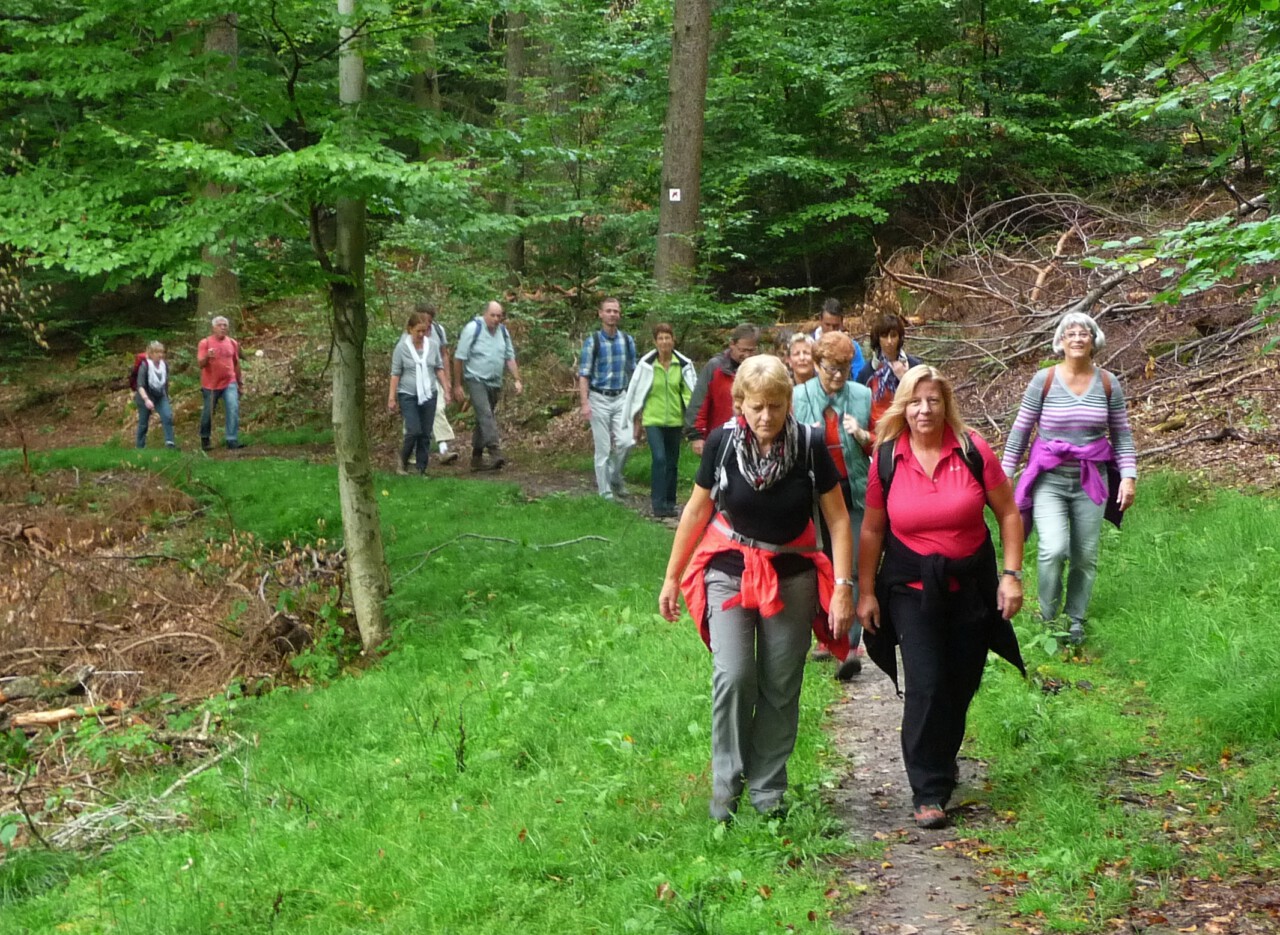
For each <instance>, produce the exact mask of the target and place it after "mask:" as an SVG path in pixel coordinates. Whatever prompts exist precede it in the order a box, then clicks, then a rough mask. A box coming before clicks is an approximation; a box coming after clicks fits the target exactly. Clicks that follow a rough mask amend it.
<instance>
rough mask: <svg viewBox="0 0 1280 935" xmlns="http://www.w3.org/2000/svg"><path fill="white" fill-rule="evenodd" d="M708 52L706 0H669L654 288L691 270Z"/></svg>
mask: <svg viewBox="0 0 1280 935" xmlns="http://www.w3.org/2000/svg"><path fill="white" fill-rule="evenodd" d="M710 54H711V0H675V25H674V28H673V30H672V36H671V70H670V74H669V75H668V77H667V84H668V88H669V98H668V103H667V120H666V125H665V127H664V130H663V135H662V181H661V185H660V188H659V191H658V205H659V207H658V244H657V250H656V253H655V256H654V263H653V278H654V279H655V280H656V281H657V284H658V286H659V287H660V288H667V289H669V288H677V287H681V286H687V285H690V284H691V282H692V280H693V276H694V273H695V270H696V265H697V253H698V248H697V241H696V238H697V234H698V211H699V207H700V200H701V198H702V134H703V126H704V125H705V122H706V116H705V113H704V111H705V108H706V100H707V68H708V58H709V56H710Z"/></svg>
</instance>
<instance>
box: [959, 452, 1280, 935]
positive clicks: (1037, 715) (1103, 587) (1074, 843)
mask: <svg viewBox="0 0 1280 935" xmlns="http://www.w3.org/2000/svg"><path fill="white" fill-rule="evenodd" d="M1142 489H1143V499H1142V503H1141V504H1140V506H1139V507H1135V509H1134V510H1133V512H1132V513H1131V514H1130V515H1128V516H1127V517H1126V519H1125V524H1124V529H1123V532H1119V531H1115V530H1112V531H1110V532H1108V533H1107V535H1106V536H1105V538H1104V541H1103V544H1102V561H1101V564H1100V571H1101V574H1100V575H1099V578H1098V583H1097V587H1096V590H1095V592H1094V599H1093V604H1092V606H1091V608H1090V621H1089V628H1088V634H1089V636H1088V642H1087V643H1086V644H1085V648H1084V650H1083V651H1076V652H1072V653H1071V654H1070V655H1069V656H1066V657H1065V658H1064V655H1063V653H1061V652H1059V653H1056V654H1054V655H1053V656H1052V657H1050V658H1046V657H1045V656H1044V655H1040V654H1039V653H1037V652H1035V651H1034V647H1035V646H1036V644H1037V642H1038V641H1039V640H1040V639H1041V635H1042V632H1043V631H1042V630H1041V629H1040V628H1039V625H1038V624H1036V623H1033V622H1030V621H1022V622H1020V623H1019V637H1020V640H1021V642H1022V645H1023V647H1024V649H1026V648H1032V650H1033V651H1031V652H1028V653H1027V656H1028V661H1029V663H1030V666H1031V669H1032V672H1031V679H1030V681H1029V684H1024V683H1022V682H1021V680H1019V679H1018V678H1017V677H1016V676H1012V675H1010V674H1009V673H1008V672H1007V671H1005V669H1004V668H1002V667H1000V666H995V667H994V669H993V670H992V671H990V672H989V673H988V678H987V679H986V680H985V681H984V688H983V691H982V692H980V693H979V695H978V698H977V699H976V701H975V703H974V706H973V708H972V710H971V712H970V728H971V733H972V736H973V738H974V740H975V742H976V752H977V753H978V754H979V755H981V756H982V757H983V759H984V760H986V761H987V762H988V764H989V767H990V772H989V775H990V779H991V782H992V789H993V792H994V796H995V798H994V800H993V802H992V804H993V806H994V807H995V808H996V809H997V811H998V812H1000V813H1002V814H1004V815H1005V817H1006V818H1007V819H1013V818H1016V819H1017V820H1016V821H1012V820H1009V821H1006V822H1002V823H1001V824H999V825H998V826H995V827H992V828H989V829H985V830H986V831H987V832H988V833H987V834H985V835H984V836H985V837H987V840H988V841H989V842H992V843H994V844H995V845H996V846H997V847H998V848H999V849H1000V850H1001V852H1002V856H1001V858H1000V865H1001V866H1002V867H1005V868H1009V871H1010V872H1023V873H1026V874H1027V875H1028V885H1027V888H1026V890H1025V892H1024V893H1023V895H1022V896H1020V898H1019V904H1018V907H1019V909H1020V910H1021V911H1022V912H1024V913H1027V912H1036V911H1042V912H1044V913H1045V915H1046V916H1048V921H1049V924H1050V925H1051V926H1052V927H1053V928H1055V929H1056V930H1059V931H1095V930H1097V928H1098V927H1100V926H1102V925H1104V924H1105V920H1106V919H1108V918H1111V917H1114V916H1117V915H1119V914H1122V913H1124V912H1125V911H1126V909H1127V907H1128V906H1130V905H1131V904H1132V903H1133V901H1134V900H1135V898H1139V899H1140V898H1142V897H1141V896H1138V897H1135V895H1134V891H1135V889H1141V888H1142V887H1143V886H1144V885H1147V884H1144V883H1143V882H1142V881H1149V880H1158V879H1162V878H1164V877H1165V876H1167V875H1168V874H1169V873H1170V872H1171V871H1172V870H1173V869H1174V868H1177V869H1178V870H1179V871H1180V872H1182V873H1187V874H1196V873H1203V874H1210V873H1218V874H1221V875H1224V876H1229V875H1230V874H1231V873H1233V872H1243V873H1249V872H1252V871H1253V870H1254V869H1256V868H1257V867H1258V866H1260V865H1264V864H1266V863H1267V862H1268V861H1269V858H1268V857H1267V856H1266V855H1267V853H1268V852H1269V851H1270V850H1272V849H1273V848H1274V847H1275V846H1276V843H1277V842H1276V839H1275V828H1274V823H1270V822H1267V821H1260V820H1259V814H1260V812H1259V809H1263V808H1264V807H1265V806H1264V805H1263V801H1264V800H1265V799H1266V797H1267V796H1268V795H1270V794H1271V791H1272V790H1273V789H1274V787H1275V783H1276V782H1277V781H1280V768H1277V766H1276V763H1277V760H1276V753H1277V752H1280V692H1278V691H1277V689H1276V685H1275V679H1274V677H1273V676H1274V672H1275V669H1276V667H1277V666H1280V646H1278V645H1277V643H1276V640H1275V639H1274V633H1273V632H1272V631H1273V627H1272V621H1273V620H1274V619H1275V616H1276V614H1277V613H1278V612H1280V598H1278V597H1277V596H1276V594H1275V593H1273V592H1274V590H1275V589H1274V588H1266V587H1260V586H1259V582H1263V581H1270V580H1273V579H1274V578H1275V576H1276V575H1277V574H1280V553H1277V550H1276V548H1275V546H1274V541H1273V540H1274V534H1273V531H1274V529H1275V524H1276V522H1277V520H1278V519H1280V502H1277V501H1276V500H1274V499H1263V498H1259V497H1246V496H1243V495H1241V494H1238V493H1234V492H1230V491H1216V490H1214V489H1212V488H1211V487H1209V486H1208V485H1207V484H1206V483H1204V482H1203V481H1202V480H1200V479H1198V478H1195V477H1185V476H1179V475H1166V476H1159V477H1152V478H1148V479H1146V480H1144V481H1143V487H1142ZM1228 540H1229V541H1230V542H1231V548H1230V549H1223V547H1222V543H1223V542H1224V541H1228ZM1029 553H1030V554H1034V542H1033V543H1032V545H1031V547H1030V549H1029ZM1029 570H1030V571H1031V572H1032V575H1034V563H1031V565H1030V566H1029ZM1034 587H1035V585H1034V583H1033V582H1029V583H1028V593H1034ZM1024 616H1026V615H1024ZM993 676H994V677H993ZM1194 777H1202V778H1194ZM1135 805H1136V806H1137V807H1135ZM1224 815H1229V816H1230V817H1229V818H1224V817H1223V816H1224ZM1219 836H1221V839H1222V844H1221V845H1220V846H1217V847H1213V848H1206V849H1201V848H1200V847H1198V846H1197V845H1198V842H1199V841H1201V840H1202V839H1204V838H1206V837H1207V838H1210V839H1216V838H1218V837H1219ZM1228 851H1229V852H1230V856H1229V857H1228V856H1226V853H1225V852H1228ZM1213 852H1216V854H1215V853H1213ZM1223 862H1225V864H1224V863H1223Z"/></svg>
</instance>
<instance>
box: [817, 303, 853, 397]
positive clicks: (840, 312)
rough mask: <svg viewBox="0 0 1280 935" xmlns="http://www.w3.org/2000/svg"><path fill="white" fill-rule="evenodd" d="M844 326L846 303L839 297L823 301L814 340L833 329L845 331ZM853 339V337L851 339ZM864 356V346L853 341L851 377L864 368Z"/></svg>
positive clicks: (850, 365)
mask: <svg viewBox="0 0 1280 935" xmlns="http://www.w3.org/2000/svg"><path fill="white" fill-rule="evenodd" d="M844 330H845V326H844V305H843V304H842V303H841V302H840V300H839V299H836V298H830V299H826V300H824V301H823V303H822V314H821V315H820V316H819V317H818V327H816V328H814V329H813V340H814V341H818V340H820V339H821V338H822V336H823V335H824V334H830V333H831V332H833V331H840V332H843V331H844ZM850 340H852V339H850ZM862 366H863V356H862V348H861V347H859V346H858V342H857V341H854V342H853V360H852V361H851V363H850V364H849V367H850V370H849V379H850V380H852V379H854V378H855V377H856V376H857V375H858V373H859V372H860V371H861V370H862Z"/></svg>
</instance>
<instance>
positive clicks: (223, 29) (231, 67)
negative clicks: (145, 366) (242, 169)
mask: <svg viewBox="0 0 1280 935" xmlns="http://www.w3.org/2000/svg"><path fill="white" fill-rule="evenodd" d="M238 24H239V18H238V16H237V14H235V13H226V14H223V15H222V16H219V17H218V18H217V19H216V20H214V21H213V23H211V24H210V26H209V29H208V31H207V32H206V33H205V37H204V50H205V52H213V53H219V54H221V55H223V56H225V57H226V60H227V64H226V67H227V69H228V71H235V69H236V67H237V62H238V59H239V54H240V39H239V33H238V31H237V27H238ZM206 135H207V136H208V138H209V139H210V140H213V141H216V140H219V139H221V138H222V137H223V136H225V135H226V128H225V127H224V126H223V125H222V124H220V123H217V122H214V123H211V124H210V125H209V126H208V127H207V128H206ZM231 190H232V189H227V188H223V187H222V186H221V185H216V184H214V183H212V182H210V183H209V184H207V185H205V187H204V197H205V198H210V199H216V198H221V197H222V196H223V195H224V194H226V193H227V192H229V191H231ZM235 253H236V245H235V241H234V240H229V241H227V242H226V243H219V244H205V245H204V246H203V247H202V248H201V249H200V258H201V259H202V260H204V262H206V263H208V264H209V265H210V266H212V267H213V272H211V273H201V274H200V285H199V287H198V291H197V292H196V316H197V318H199V319H201V320H203V321H208V320H209V319H211V318H213V317H214V316H215V315H226V316H228V317H230V316H231V314H232V313H234V312H237V311H239V309H240V278H239V277H238V276H237V275H236V273H235V269H234V264H235Z"/></svg>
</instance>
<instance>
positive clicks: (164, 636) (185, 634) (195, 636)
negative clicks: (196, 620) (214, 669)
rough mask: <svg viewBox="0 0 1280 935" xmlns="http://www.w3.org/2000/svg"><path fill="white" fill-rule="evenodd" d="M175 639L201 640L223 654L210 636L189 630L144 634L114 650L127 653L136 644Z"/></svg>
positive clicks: (136, 645)
mask: <svg viewBox="0 0 1280 935" xmlns="http://www.w3.org/2000/svg"><path fill="white" fill-rule="evenodd" d="M175 639H192V640H203V641H204V642H206V643H208V644H209V645H210V646H212V647H213V649H214V652H216V653H217V654H218V656H219V657H221V656H222V655H223V653H222V646H221V645H220V644H219V643H218V641H217V640H215V639H213V638H212V637H208V636H205V635H204V634H203V633H192V632H191V631H189V630H182V631H179V632H177V633H157V634H155V635H154V636H144V637H143V638H142V639H140V640H134V641H133V642H132V643H129V644H128V645H126V646H121V647H120V648H119V649H118V650H116V651H117V652H120V653H127V652H128V651H129V650H131V649H134V648H136V647H138V646H141V645H143V644H144V643H155V642H158V641H159V640H175Z"/></svg>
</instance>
